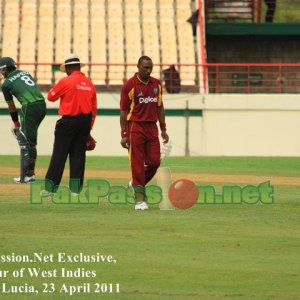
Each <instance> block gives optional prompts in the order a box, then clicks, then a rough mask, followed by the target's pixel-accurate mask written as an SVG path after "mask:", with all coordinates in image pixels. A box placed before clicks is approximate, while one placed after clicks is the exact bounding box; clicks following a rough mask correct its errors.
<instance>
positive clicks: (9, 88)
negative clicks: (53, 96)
mask: <svg viewBox="0 0 300 300" xmlns="http://www.w3.org/2000/svg"><path fill="white" fill-rule="evenodd" d="M0 73H1V75H2V76H3V77H4V78H5V80H4V82H3V84H2V86H1V89H2V92H3V95H4V98H5V101H6V102H7V104H8V110H9V112H10V115H11V118H12V121H13V123H14V126H13V129H12V131H13V133H14V135H15V136H16V137H17V139H18V142H19V145H20V148H21V173H20V177H17V178H15V179H14V181H15V182H22V183H27V182H31V181H34V180H35V162H36V158H37V150H36V145H37V134H38V128H39V126H40V124H41V122H42V120H43V119H44V117H45V114H46V103H45V98H44V96H43V95H42V93H41V92H40V90H39V89H38V87H37V85H36V83H35V81H34V80H33V78H32V76H31V75H30V74H29V73H28V72H26V71H22V70H18V69H17V67H16V63H15V61H14V60H13V59H12V58H11V57H1V58H0ZM13 96H14V97H16V98H17V100H18V101H19V102H20V104H21V109H20V119H21V124H20V122H19V116H18V112H17V109H16V106H15V103H14V100H13Z"/></svg>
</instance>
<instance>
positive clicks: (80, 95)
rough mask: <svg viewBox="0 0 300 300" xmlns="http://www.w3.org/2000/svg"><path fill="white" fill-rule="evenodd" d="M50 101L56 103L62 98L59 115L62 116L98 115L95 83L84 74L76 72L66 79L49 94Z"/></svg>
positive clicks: (60, 81)
mask: <svg viewBox="0 0 300 300" xmlns="http://www.w3.org/2000/svg"><path fill="white" fill-rule="evenodd" d="M47 98H48V100H49V101H51V102H54V101H56V100H58V99H59V98H60V105H59V111H58V113H59V114H60V115H62V116H66V115H67V116H77V115H81V114H89V113H92V115H93V122H92V125H93V124H94V120H95V118H96V114H97V94H96V88H95V86H94V85H93V83H92V82H91V81H90V79H89V78H87V77H86V76H85V75H84V74H83V73H82V72H80V71H74V72H72V73H71V74H70V75H69V76H67V77H64V78H62V79H60V80H59V81H58V83H57V84H56V85H55V86H54V87H53V88H52V89H51V90H50V91H49V92H48V97H47Z"/></svg>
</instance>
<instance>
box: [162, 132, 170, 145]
mask: <svg viewBox="0 0 300 300" xmlns="http://www.w3.org/2000/svg"><path fill="white" fill-rule="evenodd" d="M161 137H162V139H163V143H164V144H166V143H168V141H169V136H168V134H167V131H166V130H163V131H162V132H161Z"/></svg>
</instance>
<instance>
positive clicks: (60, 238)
mask: <svg viewBox="0 0 300 300" xmlns="http://www.w3.org/2000/svg"><path fill="white" fill-rule="evenodd" d="M48 163H49V157H39V159H38V163H37V175H38V177H40V178H43V176H44V174H45V171H46V168H47V166H48ZM18 164H19V158H18V157H16V156H0V170H1V172H0V176H1V177H0V178H1V181H0V185H1V189H0V214H1V215H0V230H1V233H0V238H1V239H0V240H1V242H0V299H31V298H35V299H122V300H123V299H125V300H127V299H128V300H129V299H138V300H140V299H141V300H142V299H154V300H160V299H172V300H184V299H242V300H246V299H247V300H250V299H251V300H253V299H257V300H262V299H264V300H266V299H299V298H300V291H299V279H300V276H299V275H300V268H299V266H300V254H299V247H300V234H299V232H300V218H299V216H300V204H299V199H300V183H299V178H300V158H253V157H247V158H241V157H236V158H230V157H228V158H224V157H216V158H211V157H203V158H202V157H201V158H196V157H195V158H178V157H170V158H167V159H166V160H165V161H164V163H163V165H164V166H167V167H169V168H170V170H171V173H172V177H173V179H176V178H183V176H184V178H190V179H192V180H194V181H195V182H196V183H197V184H198V185H201V184H210V185H213V186H215V187H216V189H220V188H221V187H222V186H224V185H226V184H235V185H241V186H245V185H247V184H252V185H258V184H260V183H261V182H263V181H267V180H270V182H271V184H272V185H273V186H274V203H273V204H261V203H260V204H255V205H246V204H231V205H222V204H219V205H218V204H215V205H201V204H197V205H195V206H193V207H192V208H191V209H188V210H179V209H176V210H171V211H162V210H160V209H159V207H158V205H151V206H150V210H149V211H143V212H141V211H139V212H136V211H134V209H133V206H132V205H112V204H110V203H108V202H107V201H105V200H103V201H101V202H100V204H98V205H84V204H80V205H78V204H77V205H76V204H73V205H59V204H53V203H51V201H46V202H44V203H43V204H42V205H32V204H30V201H29V185H20V184H19V185H18V184H13V183H12V178H13V177H14V176H15V175H18ZM128 168H129V164H128V161H127V158H113V157H105V158H101V157H88V160H87V172H86V179H88V178H105V179H107V180H109V181H110V182H112V183H114V184H120V185H125V184H126V183H127V182H128V179H129V172H128ZM13 253H14V254H13ZM34 253H38V254H40V253H42V254H43V255H44V259H45V260H47V259H48V262H38V261H36V262H34V261H30V262H26V261H24V262H15V263H14V262H8V261H7V260H8V258H9V257H10V258H12V257H13V256H14V257H16V256H17V255H19V256H20V255H22V256H24V255H28V256H29V257H30V258H32V257H33V255H34ZM59 253H66V254H68V255H76V254H79V253H83V254H85V255H95V254H96V253H99V254H101V255H102V256H101V259H105V258H107V256H108V255H111V256H112V257H113V259H114V261H113V262H108V261H104V262H93V263H89V262H77V263H76V262H66V261H61V262H59V261H58V254H59ZM51 256H52V257H51ZM23 260H25V258H23ZM21 268H24V270H25V271H24V275H23V276H22V277H21V278H19V277H14V275H15V276H16V275H17V273H19V271H20V270H21ZM31 268H37V269H38V268H40V269H41V271H43V270H44V271H47V272H45V273H43V274H42V273H39V275H38V276H37V278H35V276H32V277H30V275H29V270H31ZM63 268H65V269H67V270H73V271H76V270H77V271H76V272H77V273H78V274H77V273H76V272H75V273H73V275H74V277H70V278H66V277H63V276H62V275H63V274H62V269H63ZM78 268H79V269H80V270H79V271H80V274H79V271H78ZM5 270H6V271H8V272H6V273H7V274H6V277H5V275H4V273H5V272H4V271H5ZM14 271H15V272H14ZM88 271H90V275H92V276H93V275H94V276H95V277H87V276H88V274H87V272H88ZM19 275H20V273H19ZM42 275H44V277H43V276H42ZM76 276H78V277H76ZM84 276H86V277H84ZM3 283H6V289H9V286H11V285H24V284H25V283H27V289H29V286H31V285H33V286H34V287H35V289H36V290H38V291H39V294H38V295H36V294H31V293H18V294H12V293H10V294H9V293H3ZM103 283H105V284H106V285H103ZM52 284H53V285H52ZM88 284H90V288H91V292H90V293H83V292H81V293H77V294H76V293H75V292H74V295H72V296H70V295H69V293H68V292H69V290H67V288H68V287H69V286H80V285H83V288H82V291H84V288H85V289H86V290H87V289H88V286H89V285H88ZM100 284H102V285H100ZM109 284H111V285H109ZM53 288H55V291H54V292H53V293H52V290H53ZM101 288H102V290H101ZM105 288H106V289H107V292H106V293H104V291H105ZM95 289H96V290H95ZM97 289H99V293H97ZM110 289H112V290H113V292H114V293H109V290H110ZM118 289H119V293H117V290H118ZM1 290H2V293H1ZM43 290H44V291H45V293H43Z"/></svg>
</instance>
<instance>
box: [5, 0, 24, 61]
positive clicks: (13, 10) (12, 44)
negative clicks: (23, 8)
mask: <svg viewBox="0 0 300 300" xmlns="http://www.w3.org/2000/svg"><path fill="white" fill-rule="evenodd" d="M2 5H3V18H2V22H3V35H2V49H1V50H2V53H1V55H2V56H12V57H14V58H15V59H16V60H18V59H19V53H18V49H19V13H20V7H19V1H18V0H11V1H4V2H3V4H2Z"/></svg>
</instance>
